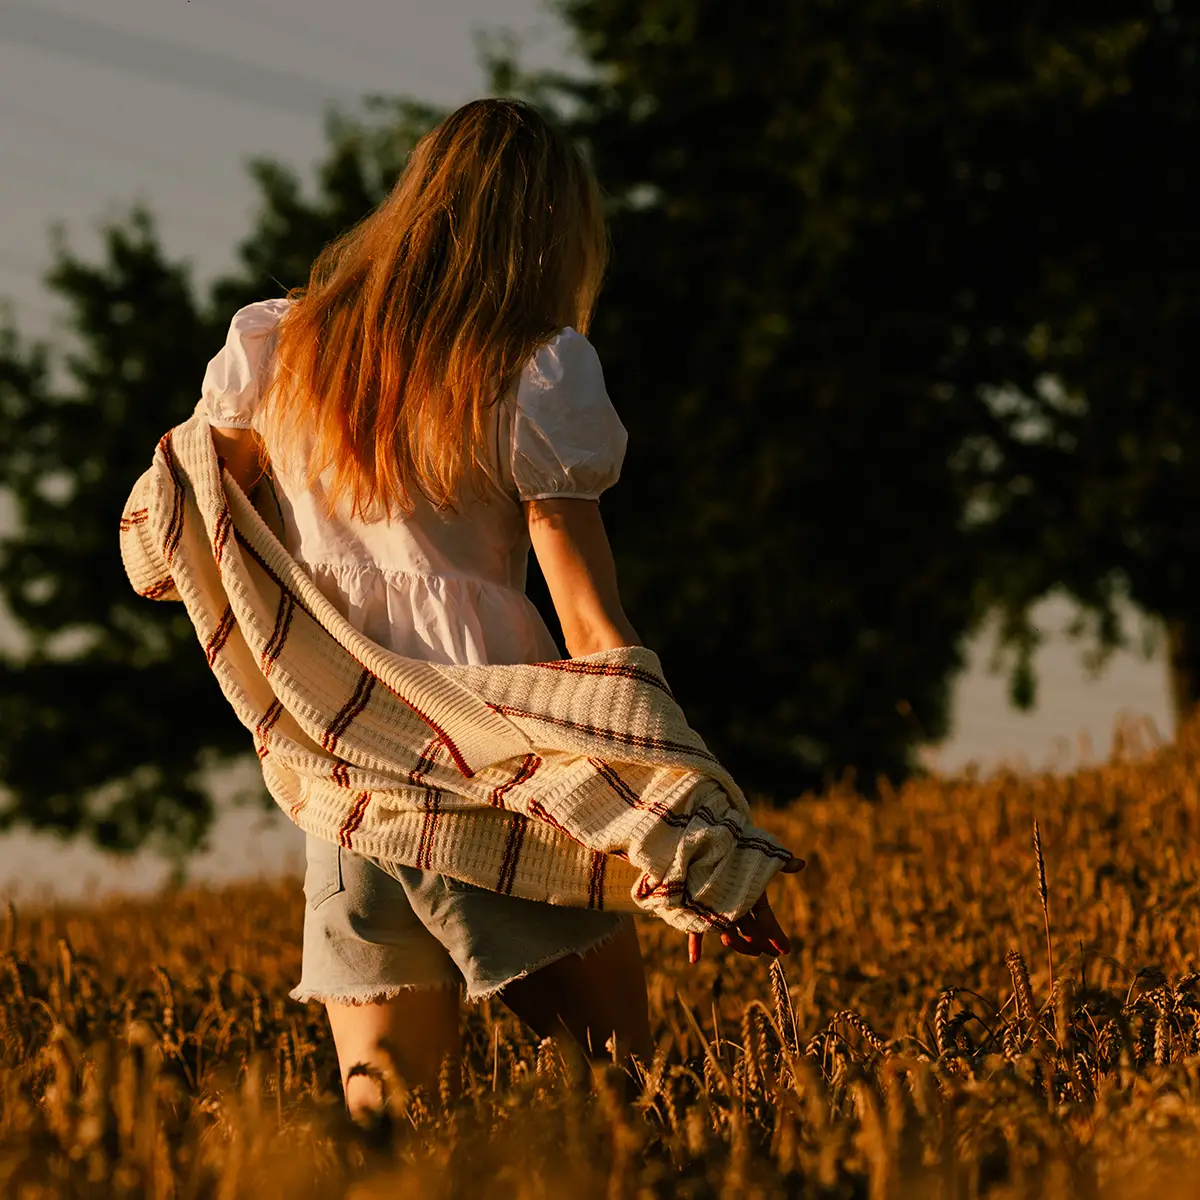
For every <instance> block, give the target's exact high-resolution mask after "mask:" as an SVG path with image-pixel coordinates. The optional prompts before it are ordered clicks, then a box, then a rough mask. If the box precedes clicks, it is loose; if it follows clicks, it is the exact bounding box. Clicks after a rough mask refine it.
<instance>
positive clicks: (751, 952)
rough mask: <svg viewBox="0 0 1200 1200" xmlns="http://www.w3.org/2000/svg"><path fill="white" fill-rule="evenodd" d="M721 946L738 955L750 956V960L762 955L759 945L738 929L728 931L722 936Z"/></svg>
mask: <svg viewBox="0 0 1200 1200" xmlns="http://www.w3.org/2000/svg"><path fill="white" fill-rule="evenodd" d="M721 945H722V946H724V947H725V948H726V949H727V950H733V951H735V952H736V953H737V954H745V955H748V956H749V957H750V958H757V957H758V956H759V955H760V954H761V953H762V949H761V948H760V947H759V945H758V944H757V943H756V942H754V941H753V940H752V939H750V938H748V937H746V935H745V934H744V933H742V931H741V930H740V929H738V928H737V927H734V928H733V929H731V930H726V931H725V932H723V933H722V934H721Z"/></svg>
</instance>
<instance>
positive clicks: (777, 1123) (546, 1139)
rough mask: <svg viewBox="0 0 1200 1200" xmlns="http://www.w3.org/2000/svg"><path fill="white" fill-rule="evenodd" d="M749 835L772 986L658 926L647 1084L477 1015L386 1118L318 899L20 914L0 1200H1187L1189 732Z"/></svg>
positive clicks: (1195, 862)
mask: <svg viewBox="0 0 1200 1200" xmlns="http://www.w3.org/2000/svg"><path fill="white" fill-rule="evenodd" d="M762 820H763V822H764V823H765V824H768V825H770V826H771V827H772V828H774V829H775V830H776V831H777V832H778V833H780V834H781V835H782V836H783V837H784V838H785V839H786V841H787V843H788V845H789V846H790V847H791V848H792V849H793V850H795V851H796V852H797V853H799V854H801V855H802V856H804V857H806V858H807V859H808V864H809V865H808V869H807V870H806V871H805V872H804V873H803V874H801V875H799V876H796V877H793V878H787V879H782V880H781V881H780V882H778V883H777V884H776V885H774V886H773V890H772V896H773V901H774V903H775V908H776V910H777V912H778V913H779V915H780V919H781V921H782V922H783V924H784V927H785V928H786V929H788V930H789V931H790V932H792V933H793V935H794V940H795V942H796V949H795V951H794V952H793V954H792V955H791V956H789V957H788V958H785V959H782V960H780V965H779V967H777V968H772V967H771V966H770V965H769V964H768V962H767V960H765V959H759V960H750V959H744V958H739V957H736V956H734V955H731V954H729V953H727V952H724V951H720V949H719V947H715V946H714V947H710V948H709V950H708V952H707V954H706V957H705V958H704V959H703V960H702V962H701V963H700V964H699V965H697V966H695V967H689V966H688V964H687V961H686V953H685V945H684V938H683V936H682V935H678V934H675V933H673V932H672V931H671V930H670V929H668V928H667V927H666V926H663V925H652V924H648V923H647V924H644V925H643V927H642V929H641V936H642V943H643V947H644V949H645V952H646V956H647V963H648V972H649V986H650V1002H651V1010H652V1018H653V1024H654V1030H655V1034H656V1037H657V1039H658V1042H657V1044H658V1049H657V1052H656V1053H655V1055H654V1056H653V1058H652V1060H651V1061H649V1062H646V1063H639V1064H635V1066H634V1067H633V1069H632V1070H631V1071H630V1072H629V1073H626V1072H624V1071H622V1070H621V1069H619V1068H618V1067H617V1066H615V1065H605V1064H601V1065H598V1066H589V1065H588V1064H587V1063H586V1062H584V1061H583V1060H582V1059H581V1058H580V1057H579V1056H578V1055H576V1054H574V1053H572V1052H571V1050H570V1048H569V1047H561V1046H558V1045H557V1044H555V1043H553V1042H549V1041H547V1042H545V1043H543V1044H541V1045H539V1044H538V1042H537V1041H536V1039H535V1038H533V1037H532V1036H531V1035H530V1034H529V1033H528V1032H527V1031H525V1030H523V1029H522V1028H520V1027H519V1026H518V1025H517V1024H516V1022H515V1021H514V1020H513V1019H512V1018H511V1017H510V1016H509V1015H508V1014H507V1013H506V1012H505V1011H504V1010H503V1008H502V1007H501V1006H500V1005H499V1004H492V1003H485V1004H484V1005H482V1006H481V1007H478V1008H474V1009H466V1010H464V1043H465V1054H464V1057H463V1061H462V1064H461V1073H460V1077H459V1079H458V1080H453V1079H451V1078H449V1076H448V1074H447V1075H446V1076H445V1077H444V1087H443V1089H442V1094H440V1095H439V1096H427V1095H424V1094H422V1093H419V1092H417V1093H412V1092H409V1091H408V1090H406V1089H405V1087H404V1086H403V1084H402V1082H400V1081H398V1080H395V1079H385V1080H384V1081H383V1082H384V1083H385V1085H386V1087H387V1094H388V1116H387V1119H386V1120H385V1121H383V1122H381V1123H380V1124H379V1125H378V1126H376V1127H375V1128H372V1129H360V1128H358V1127H356V1126H354V1125H352V1124H350V1123H349V1122H348V1121H347V1120H346V1119H345V1117H344V1115H343V1111H342V1106H341V1091H340V1086H339V1084H338V1078H337V1067H336V1060H335V1057H334V1053H333V1047H332V1043H331V1041H330V1038H329V1034H328V1030H327V1028H326V1025H325V1023H324V1018H323V1013H322V1010H321V1009H320V1008H319V1007H318V1006H316V1005H308V1006H304V1005H299V1004H296V1003H295V1002H293V1001H291V1000H289V999H288V998H287V994H286V993H287V991H288V989H289V988H290V987H291V986H292V985H293V984H294V982H295V980H296V979H297V978H298V973H299V960H300V936H299V935H300V927H301V919H302V897H301V894H300V886H299V882H298V881H295V882H289V883H280V884H247V885H243V886H237V887H229V888H224V889H221V890H204V889H185V890H181V891H178V892H175V893H171V894H168V895H165V896H163V897H161V898H157V899H155V900H153V901H145V900H113V901H108V902H104V903H101V904H98V905H96V906H93V907H89V908H81V907H62V908H44V909H40V910H37V911H33V910H29V911H25V910H24V909H22V910H21V911H17V910H15V909H13V908H12V906H11V905H10V906H9V907H8V909H7V912H6V913H3V912H0V954H2V958H0V1046H2V1051H0V1053H2V1055H3V1057H2V1061H0V1194H2V1195H3V1196H5V1197H16V1198H20V1200H34V1198H39V1200H40V1198H42V1197H59V1196H62V1197H66V1196H88V1197H92V1196H95V1197H143V1196H145V1197H157V1198H164V1200H165V1198H167V1197H171V1198H176V1197H178V1198H180V1200H183V1198H187V1197H210V1196H211V1197H220V1198H223V1200H225V1198H227V1200H232V1198H234V1197H242V1196H246V1197H250V1196H253V1197H274V1196H286V1197H298V1198H306V1197H342V1196H345V1197H353V1198H355V1200H373V1198H375V1197H383V1196H422V1197H424V1196H430V1197H457V1196H472V1197H474V1196H487V1197H492V1196H496V1197H513V1198H514V1200H515V1198H520V1200H533V1198H535V1197H536V1198H541V1197H546V1198H550V1197H560V1196H568V1197H571V1198H572V1200H588V1198H591V1197H604V1198H606V1200H607V1198H616V1197H623V1196H630V1197H668V1196H670V1197H675V1196H679V1197H695V1198H700V1197H710V1196H711V1197H716V1196H737V1197H742V1196H746V1197H774V1196H802V1197H827V1198H833V1197H839V1198H841V1197H860V1196H861V1197H868V1198H870V1200H883V1198H885V1197H888V1198H890V1197H941V1198H946V1200H948V1198H950V1197H964V1198H965V1197H975V1196H989V1197H1033V1196H1038V1197H1041V1196H1051V1197H1097V1198H1100V1197H1105V1198H1107V1197H1112V1198H1114V1200H1116V1198H1121V1200H1124V1198H1126V1197H1129V1198H1131V1200H1138V1198H1140V1197H1151V1196H1152V1197H1154V1200H1173V1198H1174V1197H1176V1196H1178V1197H1180V1198H1182V1197H1187V1196H1193V1195H1195V1194H1196V1192H1195V1187H1196V1185H1195V1183H1194V1179H1195V1174H1196V1172H1197V1170H1198V1169H1200V973H1198V968H1200V947H1198V946H1197V924H1198V917H1200V727H1196V728H1192V729H1190V730H1187V731H1185V732H1184V734H1183V735H1181V737H1180V739H1179V741H1178V742H1177V743H1175V744H1172V745H1168V746H1162V747H1154V746H1140V745H1138V744H1137V743H1136V739H1132V738H1129V737H1127V738H1126V739H1125V744H1124V745H1123V746H1122V747H1119V748H1118V750H1117V752H1116V753H1115V754H1114V757H1113V759H1112V760H1111V761H1109V762H1108V763H1107V764H1104V765H1102V766H1099V767H1089V768H1080V769H1078V770H1076V771H1075V772H1074V773H1072V774H1069V775H1061V776H1055V775H1017V774H1009V775H1004V776H997V777H992V778H989V779H987V780H984V781H981V780H979V779H976V778H970V777H964V778H955V779H938V778H934V779H926V780H920V781H915V782H912V783H910V784H908V785H906V786H905V787H904V788H903V789H902V790H899V791H897V792H895V793H890V794H887V795H885V797H884V799H883V800H882V801H879V802H874V803H871V802H867V801H865V800H863V799H861V798H859V797H857V796H856V795H854V794H853V793H852V792H851V791H850V790H848V789H842V790H840V791H834V792H831V793H829V794H827V795H823V796H820V797H804V798H802V799H801V800H800V801H798V802H797V803H796V804H795V805H793V806H792V807H791V808H789V809H788V810H786V811H782V812H775V813H764V814H762ZM1035 822H1036V831H1037V838H1036V841H1037V845H1036V846H1035ZM712 940H713V939H710V941H712ZM456 1084H457V1086H455V1085H456Z"/></svg>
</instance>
